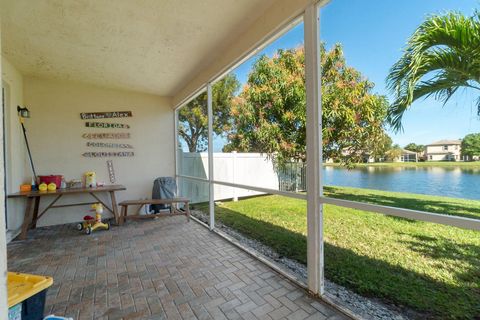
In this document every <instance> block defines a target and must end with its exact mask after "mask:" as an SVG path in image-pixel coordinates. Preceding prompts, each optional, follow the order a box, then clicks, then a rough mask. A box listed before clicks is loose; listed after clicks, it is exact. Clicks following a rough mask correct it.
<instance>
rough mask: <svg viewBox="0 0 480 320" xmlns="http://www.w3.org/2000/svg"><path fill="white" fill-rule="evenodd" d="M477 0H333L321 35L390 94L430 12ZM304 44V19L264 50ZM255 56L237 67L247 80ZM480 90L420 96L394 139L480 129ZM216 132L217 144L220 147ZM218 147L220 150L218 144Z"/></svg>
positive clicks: (419, 139) (475, 4)
mask: <svg viewBox="0 0 480 320" xmlns="http://www.w3.org/2000/svg"><path fill="white" fill-rule="evenodd" d="M474 8H480V1H478V0H403V1H395V0H331V2H330V3H329V4H328V5H326V6H325V7H324V8H323V9H322V10H321V30H320V33H321V38H322V41H324V42H325V43H326V44H327V47H331V45H333V44H335V43H337V42H338V43H341V44H342V45H343V48H344V54H345V56H346V59H347V63H348V64H349V65H351V66H353V67H355V68H356V69H358V70H359V71H360V72H362V74H363V75H364V76H365V77H367V78H368V79H369V80H370V81H372V82H374V83H375V84H376V86H375V89H374V91H375V92H377V93H380V94H385V95H387V96H388V92H387V91H386V89H385V78H386V76H387V73H388V70H389V68H390V67H391V66H392V64H394V63H395V61H396V60H397V59H398V58H399V57H400V56H401V50H402V48H403V46H404V44H405V42H406V40H407V39H408V37H409V36H410V35H411V34H412V33H413V31H414V30H415V29H416V27H417V26H418V25H419V24H420V23H421V22H422V21H423V20H424V18H425V17H426V16H427V15H428V14H432V13H441V12H444V11H447V10H456V11H460V12H462V13H464V14H467V15H471V14H472V13H473V10H474ZM302 44H303V24H301V25H298V26H296V27H295V28H293V29H292V30H290V31H289V32H287V33H286V34H285V35H283V36H282V37H281V38H279V39H277V40H276V41H275V42H273V43H272V44H270V45H269V46H268V47H266V48H265V50H263V51H262V52H261V53H260V54H267V55H269V56H271V55H273V54H274V53H275V52H276V50H277V49H279V48H293V47H296V46H299V45H302ZM254 61H255V57H253V58H252V59H250V60H248V61H246V62H245V63H244V64H242V65H241V66H239V67H238V68H237V69H236V70H235V71H234V73H235V74H236V76H237V78H238V79H239V80H240V81H241V82H242V83H244V82H245V81H246V79H247V76H248V72H249V70H250V68H251V66H252V64H253V62H254ZM474 102H475V96H474V95H473V93H472V92H463V93H461V94H457V95H456V96H454V97H453V98H452V99H451V101H450V102H449V103H448V104H446V105H445V106H443V105H442V103H440V102H438V101H436V100H434V99H433V98H429V99H426V100H422V101H418V102H415V103H414V104H413V105H412V107H411V109H410V110H409V111H407V113H406V114H405V116H404V121H403V126H404V132H403V133H397V134H395V133H393V132H390V133H389V134H390V136H391V137H392V139H393V141H394V143H398V144H400V145H401V146H404V145H406V144H407V143H409V142H415V143H420V144H428V143H430V142H433V141H435V140H440V139H458V138H463V137H464V136H465V135H466V134H468V133H472V132H480V120H479V119H478V118H477V116H476V107H475V104H474ZM221 145H222V143H221V141H219V139H218V138H217V139H216V141H215V146H216V148H215V149H221ZM215 151H217V150H215Z"/></svg>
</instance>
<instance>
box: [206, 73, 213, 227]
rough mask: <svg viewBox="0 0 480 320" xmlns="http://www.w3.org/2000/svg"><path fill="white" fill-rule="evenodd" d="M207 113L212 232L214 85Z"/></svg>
mask: <svg viewBox="0 0 480 320" xmlns="http://www.w3.org/2000/svg"><path fill="white" fill-rule="evenodd" d="M207 109H208V110H207V113H208V188H209V193H208V195H209V201H208V202H209V216H210V223H209V226H210V230H213V228H215V207H214V205H215V203H214V201H215V198H214V195H213V106H212V83H210V82H209V83H207Z"/></svg>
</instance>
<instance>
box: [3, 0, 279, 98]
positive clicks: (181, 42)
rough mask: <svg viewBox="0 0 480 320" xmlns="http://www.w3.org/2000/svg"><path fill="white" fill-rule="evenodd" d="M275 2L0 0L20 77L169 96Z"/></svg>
mask: <svg viewBox="0 0 480 320" xmlns="http://www.w3.org/2000/svg"><path fill="white" fill-rule="evenodd" d="M273 3H274V0H135V1H133V0H110V1H107V0H80V1H79V0H35V1H32V0H0V15H1V23H2V25H1V31H2V35H1V37H2V38H1V39H2V53H3V55H4V56H5V57H6V58H7V59H8V60H9V61H10V62H11V63H12V64H14V65H15V66H16V67H17V68H18V69H19V70H20V71H21V72H22V73H23V74H24V75H30V76H41V77H47V78H53V79H59V80H71V81H78V82H85V83H90V84H94V85H99V86H105V87H110V88H119V89H127V90H135V91H141V92H148V93H154V94H158V95H162V96H173V95H174V94H175V93H176V91H178V90H179V89H180V88H182V87H183V86H184V85H185V82H187V81H189V80H190V79H191V78H193V77H194V76H195V75H196V74H198V73H199V72H200V71H201V70H202V69H203V68H205V67H206V66H207V65H208V64H209V63H211V62H212V60H213V59H215V57H216V56H218V55H219V54H221V52H222V50H225V48H227V47H228V45H229V44H232V42H233V41H235V38H236V37H237V36H239V35H241V34H242V32H244V31H245V30H246V29H247V28H248V26H250V25H251V24H252V23H253V22H254V21H255V20H257V19H259V17H260V16H261V15H262V14H263V13H264V12H265V11H266V10H267V9H268V8H269V7H270V6H271V5H272V4H273Z"/></svg>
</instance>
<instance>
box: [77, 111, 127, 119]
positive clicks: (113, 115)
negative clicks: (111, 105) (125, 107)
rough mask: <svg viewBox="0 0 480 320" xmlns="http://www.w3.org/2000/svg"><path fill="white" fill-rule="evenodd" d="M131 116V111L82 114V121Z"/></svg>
mask: <svg viewBox="0 0 480 320" xmlns="http://www.w3.org/2000/svg"><path fill="white" fill-rule="evenodd" d="M131 116H132V111H111V112H82V113H80V118H82V120H89V119H107V118H127V117H131Z"/></svg>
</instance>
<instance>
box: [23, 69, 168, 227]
mask: <svg viewBox="0 0 480 320" xmlns="http://www.w3.org/2000/svg"><path fill="white" fill-rule="evenodd" d="M24 94H25V95H24V98H25V104H26V105H27V106H28V107H29V108H30V110H31V118H30V119H29V120H28V122H27V123H26V126H27V130H28V135H29V139H30V144H31V149H32V154H33V157H34V161H35V166H36V170H37V174H39V175H41V174H43V175H45V174H63V175H64V176H65V177H66V179H67V180H70V179H74V178H77V179H79V178H81V177H82V174H83V173H84V172H86V171H95V172H96V173H97V181H105V182H106V183H109V179H108V172H107V166H106V160H107V159H112V160H113V164H114V169H115V173H116V178H117V183H120V184H123V185H125V186H126V187H127V191H123V192H119V193H118V198H119V201H121V200H122V199H127V198H128V199H139V198H145V197H150V196H151V188H152V183H153V179H154V178H156V177H159V176H173V175H174V156H173V140H174V139H173V134H174V129H173V111H172V110H171V104H170V99H167V98H164V97H159V96H155V95H149V94H142V93H135V92H128V91H119V90H112V89H105V88H100V87H95V86H89V85H85V84H78V83H66V82H58V81H52V80H45V79H39V78H31V77H26V78H25V79H24ZM99 111H132V112H133V117H131V118H122V119H108V120H105V122H115V123H126V124H129V125H130V127H131V128H130V129H128V130H126V129H123V130H119V129H96V128H86V127H85V121H84V120H81V119H80V113H81V112H99ZM99 121H100V120H99ZM120 131H122V132H130V134H131V139H125V140H95V141H97V142H101V141H103V142H124V143H129V144H132V145H133V146H134V152H135V156H134V157H129V158H86V157H83V156H82V154H83V152H85V151H116V150H117V149H110V150H109V149H103V148H87V147H86V142H87V141H89V140H87V139H84V138H82V134H83V133H93V132H112V133H113V132H120ZM73 200H75V201H81V202H82V201H91V198H90V197H87V196H85V198H83V199H81V198H80V197H78V196H77V197H75V199H71V198H70V199H69V198H66V197H64V199H62V200H60V202H59V203H61V202H62V201H64V202H65V201H73ZM45 202H46V201H44V202H43V204H41V207H44V206H45V205H46V203H45ZM88 209H89V208H88V207H70V208H59V209H52V210H50V211H49V212H48V213H46V214H45V216H44V217H42V219H41V220H40V221H39V225H40V226H42V225H52V224H60V223H67V222H74V221H79V220H81V219H82V218H83V216H84V215H85V214H87V213H88V212H87V210H88ZM40 210H42V208H40Z"/></svg>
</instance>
